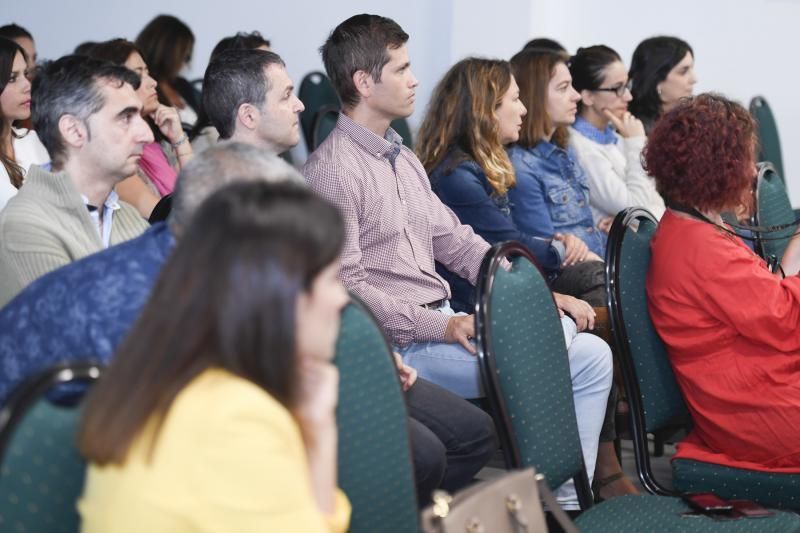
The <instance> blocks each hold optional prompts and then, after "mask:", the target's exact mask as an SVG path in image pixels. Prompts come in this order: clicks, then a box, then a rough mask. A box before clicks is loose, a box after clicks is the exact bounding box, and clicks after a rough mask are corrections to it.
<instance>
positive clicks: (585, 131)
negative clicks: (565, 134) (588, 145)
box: [572, 117, 617, 144]
mask: <svg viewBox="0 0 800 533" xmlns="http://www.w3.org/2000/svg"><path fill="white" fill-rule="evenodd" d="M572 127H573V128H575V130H576V131H577V132H579V133H580V134H581V135H583V136H584V137H586V138H587V139H590V140H592V141H594V142H596V143H598V144H617V134H616V133H615V132H614V128H613V126H611V124H608V125H606V127H605V129H602V130H599V129H597V127H595V125H594V124H592V123H591V122H589V121H588V120H586V119H585V118H583V117H578V118H576V119H575V124H573V125H572Z"/></svg>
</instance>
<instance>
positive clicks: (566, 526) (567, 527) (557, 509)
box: [536, 473, 578, 533]
mask: <svg viewBox="0 0 800 533" xmlns="http://www.w3.org/2000/svg"><path fill="white" fill-rule="evenodd" d="M536 484H537V485H538V486H539V496H540V497H541V498H542V500H544V503H545V505H547V509H548V510H549V511H550V512H551V513H552V514H553V518H555V519H556V522H558V525H560V526H561V529H563V530H564V533H578V529H577V528H576V527H575V524H573V523H572V520H570V518H569V516H567V513H565V512H564V510H563V509H562V508H561V506H560V505H559V504H558V502H557V501H556V498H555V496H553V493H552V492H550V487H548V486H547V483H546V482H545V480H544V475H542V474H539V473H537V474H536Z"/></svg>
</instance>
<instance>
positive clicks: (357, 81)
mask: <svg viewBox="0 0 800 533" xmlns="http://www.w3.org/2000/svg"><path fill="white" fill-rule="evenodd" d="M353 85H354V86H355V88H356V91H358V94H359V96H361V98H369V97H370V96H371V95H372V87H373V86H374V85H375V80H373V79H372V75H371V74H370V73H369V72H366V71H364V70H357V71H355V72H354V73H353Z"/></svg>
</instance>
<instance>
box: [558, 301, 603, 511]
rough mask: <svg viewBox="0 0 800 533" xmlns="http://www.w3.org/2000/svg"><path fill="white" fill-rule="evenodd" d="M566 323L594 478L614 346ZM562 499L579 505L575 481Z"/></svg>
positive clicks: (579, 417)
mask: <svg viewBox="0 0 800 533" xmlns="http://www.w3.org/2000/svg"><path fill="white" fill-rule="evenodd" d="M561 323H562V327H563V328H564V337H565V340H566V342H567V354H568V355H569V369H570V376H571V378H572V398H573V401H574V402H575V417H576V419H577V421H578V434H579V436H580V439H581V449H582V450H583V461H584V463H585V464H586V473H587V474H588V476H589V481H590V482H591V480H592V478H593V477H594V467H595V464H596V463H597V448H598V444H599V439H600V429H601V428H602V426H603V419H604V417H605V411H606V404H607V402H608V393H609V391H610V390H611V383H612V374H613V362H612V359H611V349H610V348H609V347H608V345H607V344H606V343H605V341H603V339H601V338H600V337H597V336H596V335H592V334H591V333H577V330H576V327H575V323H574V322H573V321H572V320H570V319H569V318H566V317H565V318H563V319H562V321H561ZM556 497H557V499H558V501H559V503H560V504H561V505H562V507H564V508H565V509H578V508H579V506H578V496H577V494H576V492H575V486H574V484H573V482H572V481H569V482H567V483H564V484H563V485H562V486H561V487H559V489H558V490H557V491H556Z"/></svg>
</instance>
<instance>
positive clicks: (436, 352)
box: [395, 342, 484, 398]
mask: <svg viewBox="0 0 800 533" xmlns="http://www.w3.org/2000/svg"><path fill="white" fill-rule="evenodd" d="M395 350H396V351H397V352H398V353H399V354H400V355H401V356H403V361H404V362H405V364H407V365H408V366H410V367H412V368H416V369H417V374H418V375H419V377H421V378H425V379H427V380H428V381H430V382H432V383H435V384H437V385H439V386H440V387H444V388H445V389H447V390H449V391H450V392H452V393H453V394H455V395H457V396H461V397H462V398H482V397H483V396H484V394H483V384H482V383H481V375H480V368H479V367H478V357H477V356H475V355H473V354H471V353H469V352H468V351H467V350H465V349H464V347H463V346H461V345H460V344H449V343H446V342H419V343H415V344H409V345H408V346H403V347H395Z"/></svg>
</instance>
